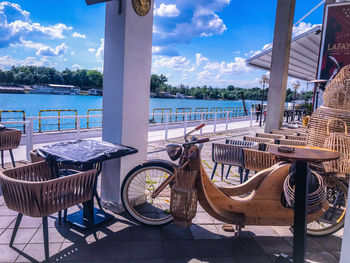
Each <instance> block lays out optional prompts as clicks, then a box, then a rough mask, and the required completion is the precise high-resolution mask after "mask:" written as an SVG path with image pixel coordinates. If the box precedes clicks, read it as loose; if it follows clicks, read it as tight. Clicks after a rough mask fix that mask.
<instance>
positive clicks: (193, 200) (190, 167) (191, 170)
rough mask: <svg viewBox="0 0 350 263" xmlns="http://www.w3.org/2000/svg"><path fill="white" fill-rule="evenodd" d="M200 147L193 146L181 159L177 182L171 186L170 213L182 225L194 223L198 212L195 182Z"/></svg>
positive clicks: (175, 221)
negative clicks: (193, 220)
mask: <svg viewBox="0 0 350 263" xmlns="http://www.w3.org/2000/svg"><path fill="white" fill-rule="evenodd" d="M197 150H198V148H197V147H196V146H192V147H191V148H190V150H189V153H188V155H185V156H186V158H184V159H183V160H181V161H180V165H179V169H178V170H177V171H176V176H175V183H174V185H173V186H172V188H171V197H170V213H171V215H172V217H173V223H174V224H175V225H177V226H181V227H189V226H191V225H192V219H193V218H194V217H195V216H196V212H197V190H196V188H195V182H196V179H197V175H198V173H199V171H200V170H199V169H200V168H199V166H198V165H196V160H197V159H198V156H196V155H198V154H199V153H198V152H197Z"/></svg>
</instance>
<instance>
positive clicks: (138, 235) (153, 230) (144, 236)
mask: <svg viewBox="0 0 350 263" xmlns="http://www.w3.org/2000/svg"><path fill="white" fill-rule="evenodd" d="M130 238H131V240H133V241H134V240H139V241H145V240H152V241H155V240H161V234H160V228H158V227H145V226H140V227H132V228H130Z"/></svg>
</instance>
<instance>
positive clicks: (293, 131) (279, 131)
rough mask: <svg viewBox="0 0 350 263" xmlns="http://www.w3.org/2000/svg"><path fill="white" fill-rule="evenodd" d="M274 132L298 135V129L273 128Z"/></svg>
mask: <svg viewBox="0 0 350 263" xmlns="http://www.w3.org/2000/svg"><path fill="white" fill-rule="evenodd" d="M271 133H272V134H280V135H297V133H298V132H297V131H296V130H294V129H286V130H272V131H271Z"/></svg>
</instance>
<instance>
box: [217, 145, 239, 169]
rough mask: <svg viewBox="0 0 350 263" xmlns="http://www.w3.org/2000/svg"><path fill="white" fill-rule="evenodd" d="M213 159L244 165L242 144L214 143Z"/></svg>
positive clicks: (218, 161) (223, 162)
mask: <svg viewBox="0 0 350 263" xmlns="http://www.w3.org/2000/svg"><path fill="white" fill-rule="evenodd" d="M212 160H213V162H214V163H221V164H227V165H234V166H242V165H243V152H242V146H239V145H230V144H219V143H213V144H212Z"/></svg>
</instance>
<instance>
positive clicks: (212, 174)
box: [210, 163, 218, 180]
mask: <svg viewBox="0 0 350 263" xmlns="http://www.w3.org/2000/svg"><path fill="white" fill-rule="evenodd" d="M217 166H218V164H217V163H215V165H214V168H213V172H212V173H211V178H210V180H213V178H214V175H215V171H216V167H217Z"/></svg>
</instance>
